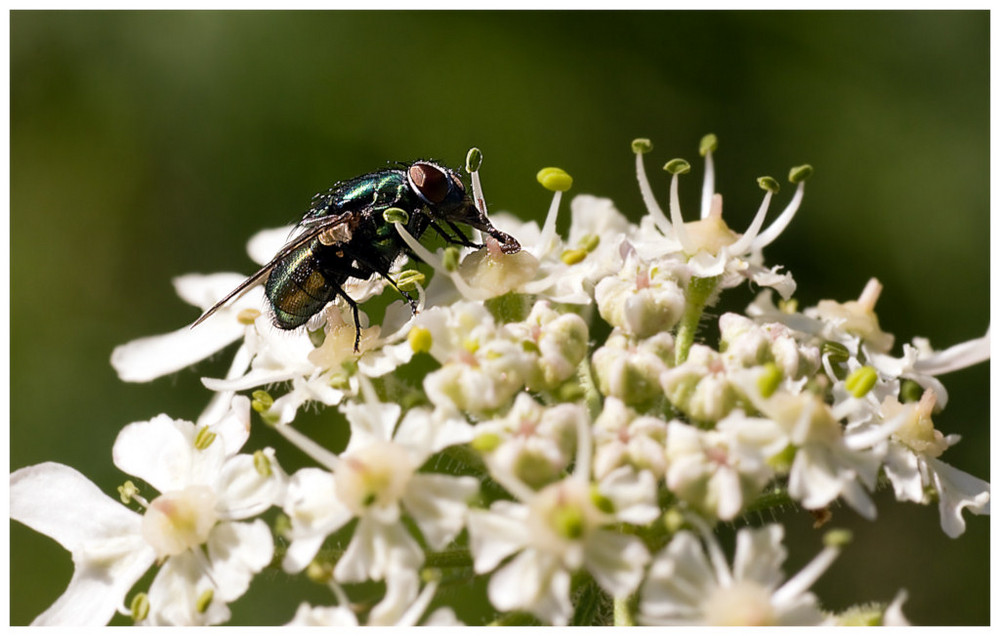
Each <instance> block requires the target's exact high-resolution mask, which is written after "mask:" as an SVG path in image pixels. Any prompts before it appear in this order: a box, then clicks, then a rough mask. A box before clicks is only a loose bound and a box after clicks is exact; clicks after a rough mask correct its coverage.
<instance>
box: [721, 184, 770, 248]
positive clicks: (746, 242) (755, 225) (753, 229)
mask: <svg viewBox="0 0 1000 636" xmlns="http://www.w3.org/2000/svg"><path fill="white" fill-rule="evenodd" d="M772 196H774V193H773V192H771V191H770V190H768V191H766V192H764V200H763V201H762V202H761V204H760V207H759V208H758V209H757V216H755V217H754V218H753V222H752V223H751V224H750V227H749V228H747V231H746V234H744V235H743V236H741V237H740V238H739V240H738V241H736V242H735V243H733V244H732V245H730V246H729V248H728V252H729V253H730V254H732V255H734V256H735V255H737V254H746V253H747V252H749V251H750V247H751V246H752V245H753V242H754V239H755V238H757V233H758V232H760V228H761V226H762V225H764V218H765V217H766V216H767V208H768V206H770V205H771V197H772Z"/></svg>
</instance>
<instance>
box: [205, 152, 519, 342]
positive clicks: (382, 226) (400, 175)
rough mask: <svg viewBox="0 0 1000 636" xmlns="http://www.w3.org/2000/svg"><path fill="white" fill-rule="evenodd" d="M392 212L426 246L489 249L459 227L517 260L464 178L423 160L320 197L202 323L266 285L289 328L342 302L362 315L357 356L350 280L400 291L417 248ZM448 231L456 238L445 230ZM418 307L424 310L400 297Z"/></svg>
mask: <svg viewBox="0 0 1000 636" xmlns="http://www.w3.org/2000/svg"><path fill="white" fill-rule="evenodd" d="M388 208H401V209H403V210H404V211H406V212H407V214H408V219H409V220H408V221H407V224H406V229H407V230H408V231H409V233H410V234H411V235H413V237H414V238H417V239H419V238H420V237H421V236H422V235H423V234H424V232H425V231H426V230H427V228H432V229H434V230H435V231H436V232H438V233H439V234H441V236H443V237H444V238H445V240H447V241H448V242H449V243H455V244H458V245H466V246H471V247H482V246H481V245H476V244H474V243H472V242H471V241H469V239H467V238H466V237H465V235H464V234H463V233H462V231H461V230H460V229H459V228H458V227H457V226H456V225H455V224H456V223H462V224H465V225H468V226H470V227H473V228H476V229H478V230H481V231H483V232H485V233H486V234H488V235H489V236H491V237H492V238H493V239H495V240H496V241H497V242H498V243H499V244H500V249H501V250H502V251H503V252H505V253H507V254H512V253H514V252H517V251H519V250H520V249H521V246H520V245H519V244H518V242H517V241H516V240H515V239H514V238H512V237H511V236H508V235H507V234H504V233H503V232H501V231H500V230H498V229H496V228H495V227H493V224H492V223H490V221H489V219H487V218H486V215H485V213H484V212H483V211H481V210H480V209H479V208H477V207H476V205H475V203H474V202H473V201H472V199H471V198H470V197H469V195H468V194H466V191H465V186H464V185H463V184H462V180H461V179H460V178H459V177H458V174H457V173H456V172H455V171H453V170H451V169H449V168H446V167H444V166H441V165H439V164H436V163H433V162H430V161H417V162H415V163H413V164H409V165H406V166H404V167H402V168H398V169H389V170H380V171H378V172H372V173H370V174H366V175H362V176H360V177H355V178H353V179H349V180H347V181H342V182H340V183H338V184H336V185H334V186H333V187H332V188H330V189H329V190H327V191H326V192H321V193H319V194H317V195H316V196H314V197H313V201H312V205H311V206H310V209H309V211H308V212H307V213H306V214H305V215H304V216H303V217H302V221H301V222H300V223H299V225H298V228H297V230H298V232H297V234H296V235H295V236H294V237H293V238H292V239H291V240H289V242H288V243H287V244H286V245H285V246H284V247H282V248H281V250H280V251H279V252H278V254H277V255H276V256H275V257H274V258H273V259H272V260H271V261H270V262H269V263H268V264H267V265H265V266H264V267H263V268H261V269H260V270H259V271H258V272H257V273H256V274H254V275H253V276H251V277H250V278H248V279H247V280H246V281H244V282H243V284H241V285H240V286H239V287H237V288H236V289H235V290H233V292H232V293H230V294H229V295H228V296H226V297H225V298H223V299H222V300H221V301H220V302H219V303H218V304H216V305H215V306H214V307H212V308H211V309H209V310H208V311H207V312H205V314H204V315H203V316H202V317H201V318H199V319H198V320H197V321H196V322H195V324H196V325H197V324H198V323H199V322H201V321H202V320H204V319H205V318H207V317H208V316H210V315H211V314H212V313H214V312H215V311H216V310H217V309H218V308H219V307H221V306H222V305H224V304H226V303H227V302H229V301H230V300H232V299H233V298H235V297H236V296H238V295H240V294H241V293H242V292H244V291H246V290H247V289H249V288H250V287H252V286H254V285H256V284H258V283H260V282H262V281H264V293H265V295H266V296H267V299H268V302H269V303H270V305H271V309H272V310H273V314H274V323H275V325H277V326H278V327H280V328H282V329H294V328H296V327H299V326H301V325H304V324H305V323H306V322H308V321H309V319H310V318H312V317H313V316H314V315H316V314H318V313H319V312H320V311H321V310H322V309H323V307H325V306H326V305H327V303H329V302H330V301H332V300H334V299H336V298H337V297H338V296H339V297H341V298H343V299H344V301H345V302H346V303H347V304H348V305H349V306H350V307H351V309H352V311H353V313H354V322H355V340H354V348H355V350H357V348H358V343H359V341H360V333H361V332H360V328H359V327H358V326H357V322H358V318H359V316H358V306H357V303H356V302H355V301H354V300H353V299H352V298H351V297H350V296H348V295H347V294H346V293H345V292H344V289H343V286H344V283H346V282H347V280H348V279H350V278H357V279H361V280H367V279H369V278H371V277H372V276H373V275H376V274H378V275H379V276H382V277H384V278H385V279H386V280H388V281H389V282H390V283H391V284H392V285H393V286H394V287H396V289H397V290H398V289H399V287H398V286H396V283H395V281H393V280H392V278H390V276H389V270H390V268H391V267H392V266H393V263H394V262H395V261H396V260H397V259H398V258H399V257H400V256H402V255H403V254H406V253H409V248H408V247H407V246H406V244H405V243H404V242H403V240H402V238H401V237H400V236H399V234H398V233H397V232H396V228H395V227H394V226H393V225H392V224H391V223H389V222H387V221H386V220H385V218H384V216H383V215H384V213H385V211H386V210H387V209H388ZM439 223H441V224H445V225H447V226H448V227H449V228H450V229H451V230H452V231H453V232H454V233H455V235H454V236H452V235H451V234H449V233H448V232H447V231H446V230H444V229H443V228H442V227H441V225H439ZM400 293H402V294H403V295H404V296H405V297H406V298H407V300H409V301H410V306H411V308H412V309H413V310H414V311H415V310H416V304H415V302H414V301H413V299H412V298H410V296H409V295H408V294H406V292H403V291H402V290H400Z"/></svg>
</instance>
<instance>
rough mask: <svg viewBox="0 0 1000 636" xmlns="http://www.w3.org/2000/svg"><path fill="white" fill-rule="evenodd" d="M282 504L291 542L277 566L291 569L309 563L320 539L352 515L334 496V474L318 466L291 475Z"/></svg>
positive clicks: (303, 566) (300, 569)
mask: <svg viewBox="0 0 1000 636" xmlns="http://www.w3.org/2000/svg"><path fill="white" fill-rule="evenodd" d="M282 507H283V509H284V511H285V514H287V515H288V517H289V518H290V519H291V522H292V528H291V531H290V537H289V538H290V540H291V543H290V545H289V546H288V551H287V552H286V553H285V559H284V561H282V564H281V566H282V568H284V570H285V571H286V572H291V573H295V572H301V571H302V570H303V569H304V568H305V567H306V566H307V565H309V562H310V561H312V559H313V557H314V556H316V552H318V551H319V548H320V546H321V545H323V540H324V539H326V537H327V536H328V535H329V534H331V533H333V532H335V531H337V530H338V529H339V528H340V527H341V526H343V525H344V524H345V523H347V522H348V521H350V520H351V517H352V516H353V515H352V514H351V512H350V510H348V509H347V507H346V506H345V505H344V504H343V503H341V502H340V500H338V499H337V489H336V484H335V481H334V476H333V475H332V474H331V473H328V472H326V471H325V470H320V469H319V468H303V469H301V470H299V471H297V472H296V473H295V474H294V475H292V477H291V479H289V481H288V486H287V489H286V490H285V502H284V504H283V505H282Z"/></svg>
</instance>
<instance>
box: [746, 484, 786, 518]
mask: <svg viewBox="0 0 1000 636" xmlns="http://www.w3.org/2000/svg"><path fill="white" fill-rule="evenodd" d="M785 506H798V503H796V502H795V500H794V499H792V498H791V497H790V496H789V495H788V491H787V490H786V489H784V488H781V487H780V486H775V487H774V488H772V489H771V490H769V491H767V492H765V493H761V494H760V495H758V497H757V498H756V499H754V500H753V501H751V502H750V503H748V504H747V507H746V508H745V509H744V510H743V514H745V515H746V514H750V513H751V512H761V511H763V510H770V509H772V508H784V507H785Z"/></svg>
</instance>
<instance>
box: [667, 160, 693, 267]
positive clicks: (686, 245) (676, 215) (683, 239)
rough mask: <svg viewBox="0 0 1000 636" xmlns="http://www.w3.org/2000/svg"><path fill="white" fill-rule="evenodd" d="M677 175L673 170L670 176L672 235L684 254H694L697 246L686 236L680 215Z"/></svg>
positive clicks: (678, 174) (678, 175)
mask: <svg viewBox="0 0 1000 636" xmlns="http://www.w3.org/2000/svg"><path fill="white" fill-rule="evenodd" d="M679 177H680V173H679V172H675V173H674V175H673V176H672V177H671V178H670V221H671V227H673V228H674V236H675V238H676V239H677V241H678V242H679V243H680V244H681V249H683V250H684V252H685V253H686V254H694V253H695V252H696V251H698V247H697V246H696V245H695V244H694V243H692V242H691V238H690V237H689V236H688V233H687V230H686V229H685V228H684V218H683V217H682V216H681V198H680V195H679V194H678V182H679V181H680V179H679Z"/></svg>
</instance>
